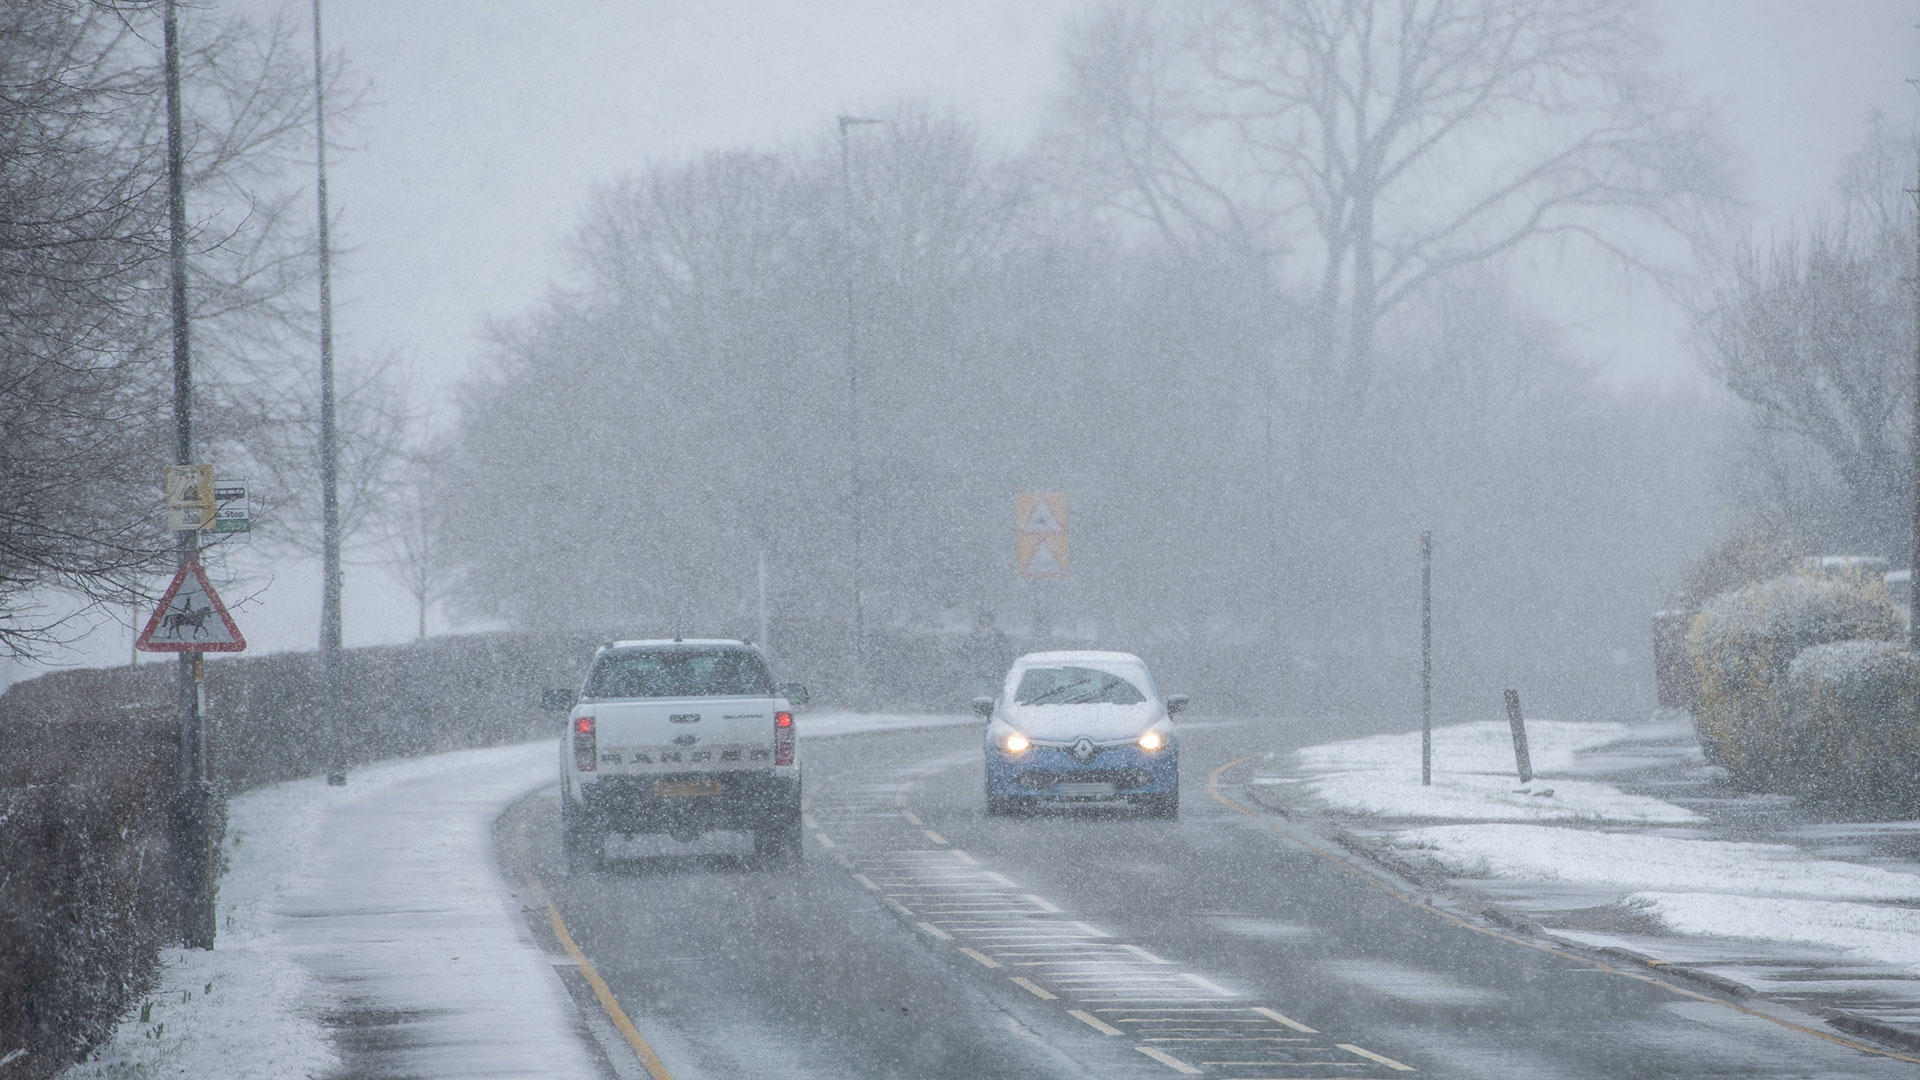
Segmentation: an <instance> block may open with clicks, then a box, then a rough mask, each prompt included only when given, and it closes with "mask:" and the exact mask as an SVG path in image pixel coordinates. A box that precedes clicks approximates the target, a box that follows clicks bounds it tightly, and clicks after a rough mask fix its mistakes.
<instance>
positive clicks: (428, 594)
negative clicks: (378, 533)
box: [383, 439, 453, 641]
mask: <svg viewBox="0 0 1920 1080" xmlns="http://www.w3.org/2000/svg"><path fill="white" fill-rule="evenodd" d="M446 458H447V448H446V446H445V444H444V443H443V442H440V441H435V440H432V439H429V440H427V441H425V442H424V443H422V444H421V445H420V446H418V447H415V448H414V449H413V450H412V451H411V452H409V453H408V454H407V457H406V460H405V462H404V463H403V465H402V466H401V468H400V470H399V473H400V475H399V477H398V480H397V482H396V483H395V484H394V487H393V494H392V497H391V498H390V499H389V500H388V503H387V535H386V537H385V539H384V541H383V547H384V549H385V554H386V562H387V564H388V566H389V567H391V568H392V570H393V572H394V574H395V575H396V576H397V577H399V579H400V586H401V587H402V588H404V589H405V590H406V591H407V595H408V596H411V597H412V598H413V606H414V610H415V612H416V613H417V615H418V624H417V634H418V638H419V640H421V641H425V640H426V639H427V611H428V609H429V608H431V607H432V606H433V605H434V604H436V603H438V602H439V601H440V600H441V599H443V598H445V597H446V596H448V595H449V594H451V592H452V591H453V584H452V578H451V572H450V566H449V562H448V559H447V553H446V551H445V548H446V533H447V524H448V523H447V502H448V498H447V492H446V490H445V477H446Z"/></svg>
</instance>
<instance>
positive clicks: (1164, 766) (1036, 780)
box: [986, 745, 1180, 801]
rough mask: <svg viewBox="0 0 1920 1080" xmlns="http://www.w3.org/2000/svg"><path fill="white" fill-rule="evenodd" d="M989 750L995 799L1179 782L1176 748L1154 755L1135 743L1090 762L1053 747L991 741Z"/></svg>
mask: <svg viewBox="0 0 1920 1080" xmlns="http://www.w3.org/2000/svg"><path fill="white" fill-rule="evenodd" d="M986 754H987V793H988V794H990V795H992V796H994V797H996V798H1008V797H1021V798H1035V799H1059V800H1067V801H1071V800H1081V799H1088V800H1090V799H1106V798H1114V797H1117V796H1131V795H1162V794H1168V793H1171V792H1173V791H1176V790H1178V786H1179V777H1180V751H1179V747H1178V746H1168V747H1165V748H1163V749H1160V750H1156V751H1153V752H1151V753H1149V752H1147V751H1145V750H1142V749H1140V748H1139V747H1137V746H1115V747H1109V748H1107V749H1104V750H1101V751H1100V752H1099V753H1097V754H1095V755H1094V756H1093V758H1092V759H1091V760H1089V761H1080V760H1078V759H1076V758H1075V757H1074V756H1073V754H1072V753H1071V752H1070V751H1068V750H1065V749H1061V748H1056V747H1051V746H1034V747H1030V748H1028V749H1027V750H1026V751H1025V752H1023V753H1019V754H1009V753H1007V752H1006V751H1004V750H1002V749H1000V748H999V747H997V746H991V745H989V746H988V747H987V748H986Z"/></svg>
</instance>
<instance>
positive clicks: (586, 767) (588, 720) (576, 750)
mask: <svg viewBox="0 0 1920 1080" xmlns="http://www.w3.org/2000/svg"><path fill="white" fill-rule="evenodd" d="M599 749H600V748H599V746H598V744H597V743H596V741H595V739H594V734H593V717H591V716H582V717H578V718H577V719H575V720H574V722H573V767H574V768H576V769H578V770H580V771H581V772H592V771H594V770H593V762H594V759H595V758H597V757H599V756H600V755H599Z"/></svg>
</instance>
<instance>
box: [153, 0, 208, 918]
mask: <svg viewBox="0 0 1920 1080" xmlns="http://www.w3.org/2000/svg"><path fill="white" fill-rule="evenodd" d="M162 35H163V37H164V39H165V43H164V46H163V47H164V49H165V53H166V56H165V65H166V83H167V225H168V234H169V241H168V267H169V281H168V294H169V299H170V301H171V307H172V317H173V440H174V443H173V457H174V462H175V463H176V464H179V465H191V464H193V359H192V356H193V354H192V333H191V326H192V324H191V323H190V322H189V320H188V311H187V196H186V179H185V177H186V166H185V157H186V151H185V143H186V139H185V135H184V133H183V125H182V123H181V119H180V30H179V20H178V18H177V17H176V15H175V11H174V0H167V5H166V10H165V12H164V23H163V27H162ZM179 545H180V566H181V569H182V571H183V572H184V570H185V568H186V566H187V564H188V563H190V562H192V561H193V560H194V559H195V558H196V557H197V556H198V555H199V552H200V534H199V533H198V532H196V531H195V530H193V529H183V530H181V532H180V538H179ZM200 663H201V656H200V654H199V653H197V652H183V653H181V654H180V692H179V710H180V768H179V773H178V776H177V778H176V784H175V787H174V794H173V800H172V805H171V807H170V810H171V815H170V817H171V821H170V826H171V834H170V838H169V844H170V847H171V848H172V852H171V854H172V856H173V862H174V873H175V881H176V886H177V889H178V892H179V897H180V906H181V911H180V920H181V943H182V944H184V945H186V946H187V947H188V948H190V949H211V948H213V938H214V932H215V912H214V902H213V890H214V866H215V863H214V849H213V843H214V841H213V801H214V795H213V784H212V782H211V780H210V779H209V778H208V773H207V728H206V717H205V715H204V713H203V710H202V708H201V697H200V687H201V683H200V676H201V674H202V669H201V666H200Z"/></svg>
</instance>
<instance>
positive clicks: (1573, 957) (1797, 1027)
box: [1207, 754, 1920, 1064]
mask: <svg viewBox="0 0 1920 1080" xmlns="http://www.w3.org/2000/svg"><path fill="white" fill-rule="evenodd" d="M1260 756H1261V755H1259V754H1248V755H1247V756H1246V757H1241V758H1235V759H1233V760H1232V761H1229V762H1227V763H1226V764H1225V765H1222V766H1220V767H1219V768H1217V769H1215V770H1213V771H1212V772H1210V773H1208V774H1207V793H1208V794H1209V795H1212V796H1213V798H1214V801H1215V802H1217V803H1219V804H1220V805H1222V806H1224V807H1226V808H1227V809H1229V810H1232V811H1233V812H1234V813H1236V814H1241V815H1243V816H1245V817H1249V818H1252V819H1253V820H1254V821H1255V822H1257V823H1258V824H1259V825H1260V827H1261V828H1263V829H1265V830H1267V831H1268V832H1270V833H1272V834H1274V835H1275V836H1280V837H1284V838H1286V839H1288V840H1291V841H1293V842H1294V843H1296V844H1299V845H1300V846H1301V847H1304V848H1306V849H1307V850H1308V851H1310V852H1312V853H1313V854H1314V855H1316V856H1318V857H1320V858H1322V859H1325V860H1326V861H1327V862H1330V863H1332V864H1333V865H1335V866H1338V867H1339V868H1340V869H1342V870H1345V871H1346V872H1347V873H1349V874H1352V875H1353V876H1354V877H1357V878H1359V879H1360V880H1361V881H1362V882H1365V883H1366V884H1368V885H1371V886H1372V887H1374V888H1376V889H1378V890H1380V891H1381V892H1383V893H1386V894H1387V895H1388V896H1391V897H1393V898H1394V899H1395V900H1398V901H1400V902H1401V903H1403V904H1406V905H1407V906H1409V907H1413V908H1418V909H1420V910H1421V911H1424V912H1426V913H1427V914H1429V915H1432V916H1433V917H1434V918H1436V919H1439V920H1441V921H1442V922H1446V923H1450V924H1452V925H1454V926H1457V927H1459V928H1461V929H1462V930H1467V931H1471V932H1472V933H1475V934H1479V935H1480V936H1482V937H1488V938H1493V939H1494V940H1496V941H1504V942H1507V943H1508V944H1510V945H1518V946H1520V947H1521V948H1525V949H1532V950H1534V951H1535V952H1541V953H1546V954H1547V955H1548V956H1557V957H1559V958H1560V959H1562V960H1569V961H1572V962H1573V963H1576V964H1579V965H1581V966H1583V967H1587V968H1591V969H1593V970H1595V971H1604V972H1608V973H1609V974H1613V975H1619V976H1621V977H1622V978H1627V979H1638V980H1639V981H1641V982H1643V983H1648V984H1650V985H1653V986H1657V987H1659V988H1661V989H1662V990H1665V991H1667V992H1669V993H1672V994H1676V995H1678V996H1680V997H1684V998H1690V999H1692V1000H1694V1001H1702V1002H1706V1003H1707V1004H1710V1005H1718V1006H1720V1007H1721V1008H1723V1009H1730V1010H1732V1011H1733V1012H1737V1013H1742V1014H1744V1015H1747V1016H1751V1017H1754V1018H1756V1019H1759V1020H1765V1021H1766V1022H1767V1023H1769V1024H1777V1025H1779V1026H1780V1027H1783V1028H1786V1029H1787V1030H1789V1031H1797V1032H1800V1033H1801V1034H1802V1035H1811V1036H1813V1037H1814V1038H1816V1039H1824V1040H1825V1041H1827V1042H1830V1043H1833V1044H1835V1045H1838V1046H1844V1047H1847V1048H1848V1049H1850V1050H1858V1051H1860V1052H1861V1053H1863V1054H1872V1055H1874V1056H1875V1057H1885V1058H1892V1059H1893V1060H1895V1061H1908V1062H1913V1063H1915V1064H1920V1057H1915V1056H1913V1055H1911V1054H1901V1053H1896V1052H1894V1051H1892V1050H1882V1049H1880V1048H1879V1047H1877V1046H1870V1045H1868V1044H1866V1043H1863V1042H1856V1041H1854V1040H1852V1039H1847V1038H1842V1037H1841V1036H1838V1035H1831V1034H1828V1033H1827V1032H1824V1031H1816V1030H1815V1029H1813V1028H1810V1027H1808V1026H1806V1025H1805V1024H1796V1023H1794V1022H1793V1021H1791V1020H1785V1019H1782V1018H1780V1017H1778V1016H1770V1015H1768V1014H1767V1013H1764V1012H1761V1011H1760V1010H1759V1009H1750V1008H1748V1007H1747V1006H1745V1005H1741V1004H1739V1003H1737V1002H1732V1001H1727V1000H1726V999H1724V998H1717V997H1714V996H1713V995H1711V994H1702V993H1699V992H1697V991H1693V990H1689V989H1687V988H1686V987H1684V986H1676V985H1675V984H1673V983H1671V982H1669V981H1667V980H1666V979H1661V978H1656V977H1654V976H1652V975H1643V974H1641V973H1639V972H1637V971H1627V970H1623V969H1621V968H1617V967H1614V966H1613V965H1612V964H1607V963H1603V962H1601V961H1599V960H1595V959H1593V958H1591V957H1588V956H1582V955H1581V954H1579V953H1575V952H1568V951H1567V950H1565V949H1556V948H1554V947H1553V946H1551V945H1542V944H1540V943H1539V942H1537V941H1528V940H1527V939H1526V938H1523V937H1515V936H1514V935H1512V934H1507V933H1502V932H1501V931H1499V930H1493V929H1490V928H1488V927H1485V926H1476V925H1474V924H1473V923H1470V922H1468V921H1467V920H1465V919H1462V918H1460V917H1458V916H1456V915H1452V914H1449V913H1447V912H1445V911H1442V910H1440V909H1439V908H1437V907H1434V906H1433V905H1432V904H1428V903H1424V902H1422V901H1420V900H1418V899H1416V898H1414V897H1412V896H1409V895H1408V894H1406V893H1404V892H1401V891H1400V890H1399V889H1396V888H1394V887H1393V886H1392V885H1389V884H1387V883H1386V882H1385V881H1382V880H1380V879H1379V878H1377V877H1375V876H1374V875H1372V874H1369V873H1367V872H1366V871H1365V870H1363V869H1361V868H1360V867H1358V866H1355V865H1354V864H1353V863H1352V862H1350V861H1349V860H1347V859H1346V858H1345V857H1343V856H1341V855H1339V854H1337V853H1335V852H1332V851H1329V850H1327V849H1326V848H1324V847H1321V846H1320V845H1319V844H1316V843H1314V842H1313V841H1311V840H1308V839H1307V838H1306V837H1304V836H1301V835H1300V834H1299V833H1297V832H1294V831H1293V830H1291V829H1285V828H1281V827H1280V826H1278V825H1275V824H1274V823H1273V821H1272V819H1271V817H1272V816H1271V815H1270V814H1266V813H1263V812H1261V811H1259V810H1255V809H1253V808H1252V807H1249V806H1246V805H1244V804H1242V803H1241V802H1239V801H1238V800H1236V799H1233V798H1231V797H1229V796H1228V795H1227V794H1226V793H1225V792H1222V791H1221V790H1220V774H1221V773H1224V772H1226V771H1227V770H1228V769H1231V768H1233V767H1234V766H1235V765H1243V764H1245V763H1247V762H1249V761H1252V760H1254V759H1255V758H1258V757H1260Z"/></svg>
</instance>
